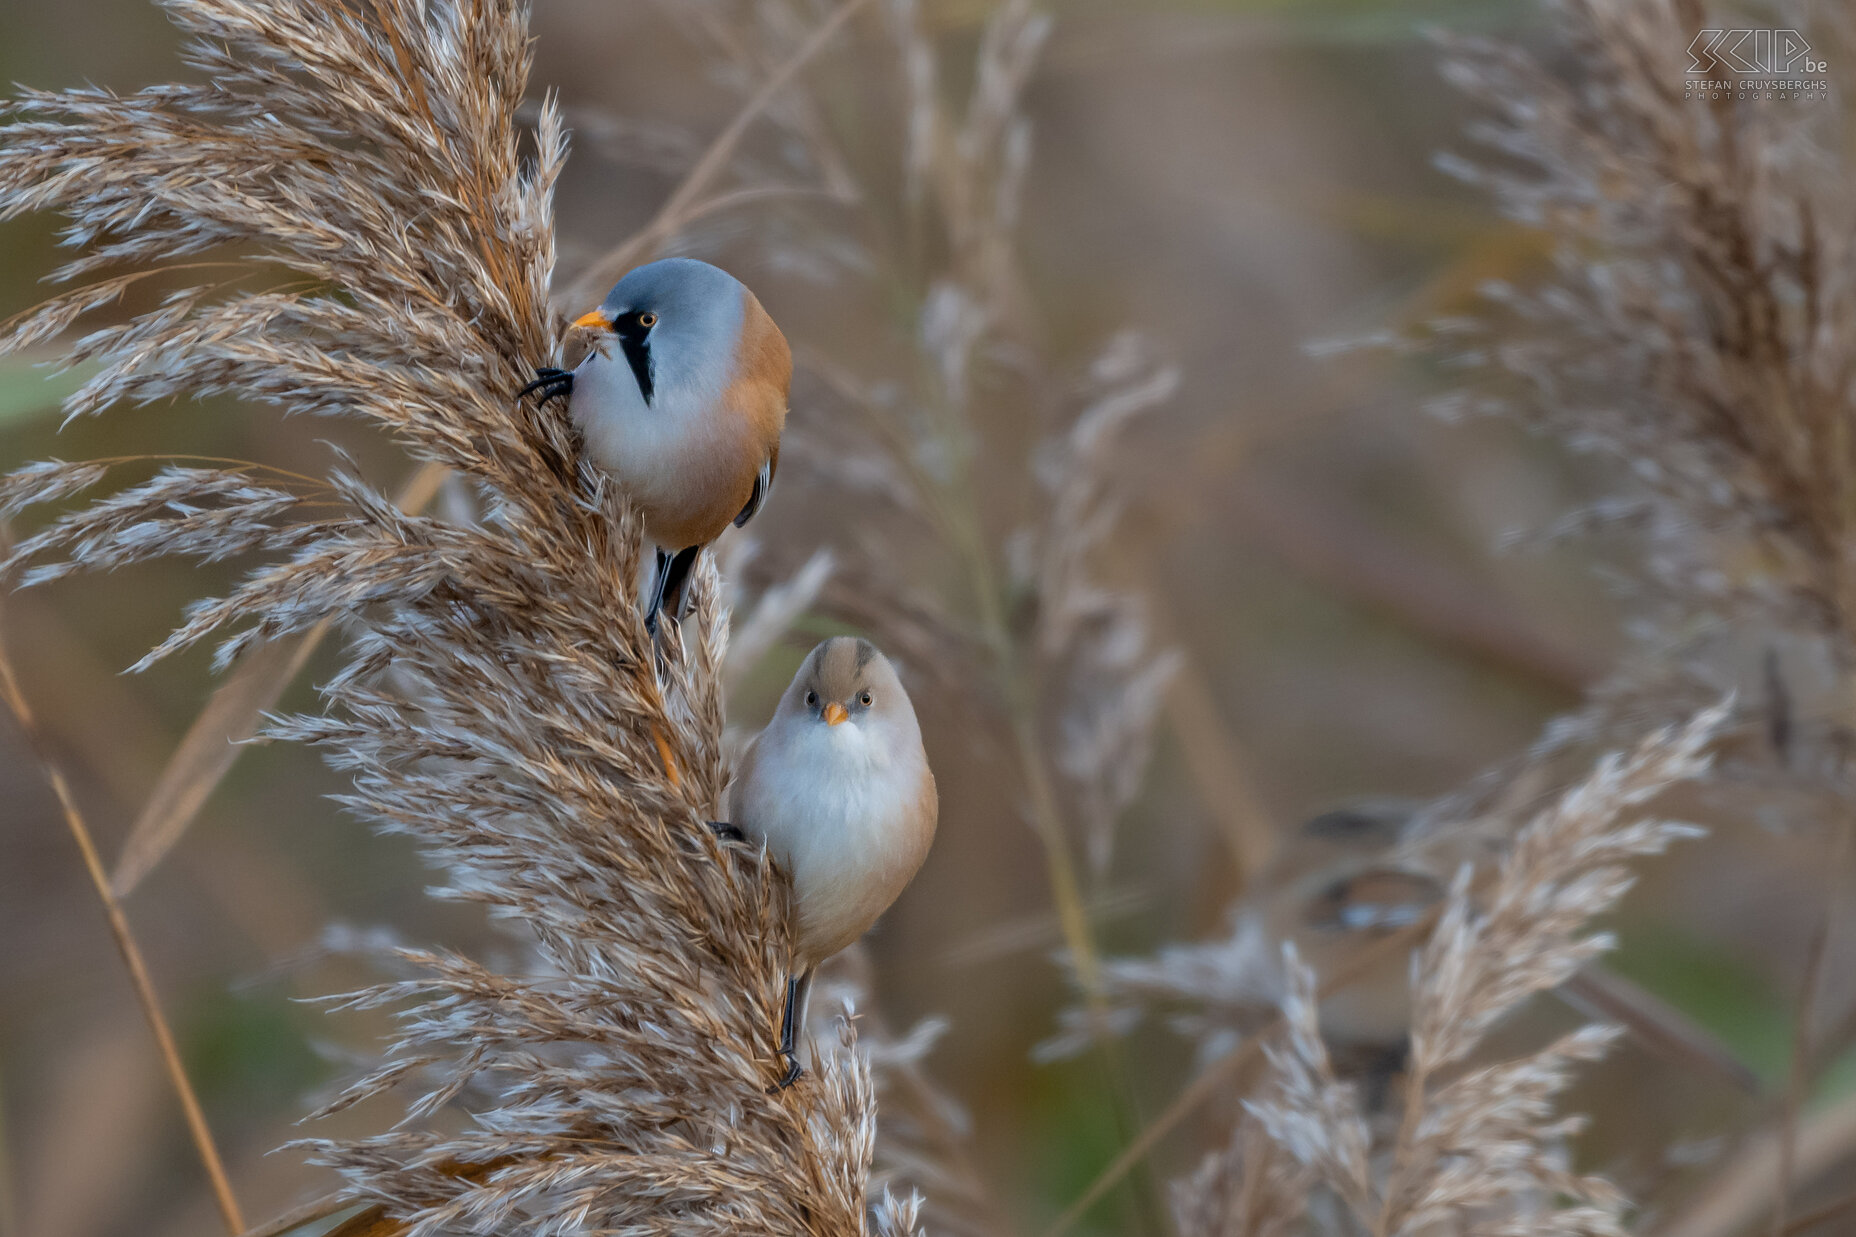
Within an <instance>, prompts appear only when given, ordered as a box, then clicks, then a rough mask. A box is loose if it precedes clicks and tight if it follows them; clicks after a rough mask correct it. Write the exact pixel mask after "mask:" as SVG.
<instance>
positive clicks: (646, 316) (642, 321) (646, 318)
mask: <svg viewBox="0 0 1856 1237" xmlns="http://www.w3.org/2000/svg"><path fill="white" fill-rule="evenodd" d="M638 325H639V326H641V327H643V328H644V329H645V330H647V331H648V330H650V329H651V328H652V327H654V326H656V325H657V315H656V314H654V313H650V312H648V311H647V312H645V313H641V314H639V315H638Z"/></svg>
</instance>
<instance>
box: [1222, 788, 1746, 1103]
mask: <svg viewBox="0 0 1856 1237" xmlns="http://www.w3.org/2000/svg"><path fill="white" fill-rule="evenodd" d="M1419 818H1420V812H1419V807H1418V805H1417V804H1415V803H1413V802H1410V801H1407V800H1401V799H1392V798H1380V799H1364V800H1359V801H1356V802H1354V803H1350V804H1347V805H1344V806H1341V807H1337V808H1334V809H1332V810H1329V811H1325V812H1322V813H1320V814H1318V815H1316V816H1313V817H1311V818H1309V819H1308V820H1306V821H1304V822H1303V823H1302V824H1301V826H1300V827H1299V828H1297V829H1296V830H1295V831H1294V832H1293V833H1292V834H1290V836H1289V837H1288V838H1286V839H1285V840H1284V841H1283V843H1282V844H1281V846H1280V848H1279V850H1278V852H1277V854H1276V856H1275V857H1274V858H1273V859H1272V860H1271V862H1270V864H1269V865H1268V866H1267V867H1266V868H1265V870H1264V871H1263V873H1262V874H1261V875H1260V876H1259V878H1258V882H1257V886H1258V889H1259V891H1260V892H1259V894H1258V898H1257V902H1258V905H1257V907H1256V913H1257V914H1259V915H1260V916H1261V921H1262V924H1263V929H1264V934H1265V936H1267V937H1268V938H1269V939H1271V940H1273V941H1276V942H1281V941H1285V940H1287V941H1293V942H1294V944H1295V947H1296V952H1297V954H1298V955H1299V956H1300V957H1301V958H1302V960H1303V961H1305V962H1307V963H1308V964H1309V966H1310V967H1312V968H1313V969H1314V971H1315V973H1316V975H1318V976H1320V977H1322V978H1323V979H1326V978H1329V977H1330V976H1340V975H1343V974H1344V975H1346V976H1348V979H1347V982H1346V983H1344V984H1342V985H1340V986H1339V987H1337V989H1336V990H1335V991H1333V992H1332V993H1330V994H1329V995H1328V996H1327V997H1326V999H1324V1000H1323V1001H1322V1002H1321V1005H1320V1009H1319V1014H1318V1016H1319V1020H1320V1027H1321V1033H1322V1036H1323V1038H1324V1039H1326V1040H1327V1041H1328V1043H1329V1045H1330V1047H1331V1048H1332V1049H1334V1050H1335V1063H1336V1067H1337V1068H1339V1069H1341V1070H1342V1072H1346V1073H1356V1074H1359V1075H1361V1076H1363V1077H1364V1079H1365V1081H1366V1082H1367V1094H1368V1099H1369V1101H1373V1102H1375V1103H1376V1102H1377V1101H1378V1100H1379V1099H1382V1098H1383V1095H1384V1091H1385V1087H1386V1085H1387V1083H1388V1082H1389V1080H1390V1078H1391V1077H1392V1076H1393V1075H1395V1074H1396V1073H1398V1072H1399V1071H1400V1070H1402V1068H1403V1066H1404V1058H1405V1054H1406V1050H1407V1047H1408V1038H1407V1037H1408V1035H1409V1027H1410V1022H1411V1012H1412V1008H1411V990H1410V978H1409V974H1410V973H1409V964H1410V959H1409V950H1404V951H1398V952H1395V953H1392V954H1388V955H1387V956H1385V957H1382V958H1380V959H1378V960H1377V961H1375V962H1372V963H1370V964H1367V965H1364V969H1361V967H1362V963H1363V962H1364V958H1365V951H1366V950H1368V949H1370V948H1371V947H1372V946H1373V945H1374V943H1375V942H1377V941H1380V940H1383V939H1385V938H1386V937H1388V936H1391V935H1392V934H1394V933H1396V932H1400V931H1401V930H1404V929H1417V928H1419V927H1420V925H1422V924H1423V923H1424V922H1425V921H1426V920H1427V919H1429V918H1430V917H1431V915H1432V914H1434V913H1435V912H1436V911H1437V909H1438V908H1439V907H1440V905H1441V903H1442V902H1443V900H1444V898H1445V896H1446V893H1447V886H1448V883H1449V880H1450V877H1451V875H1452V874H1453V872H1454V869H1455V868H1456V867H1458V866H1460V865H1462V864H1465V863H1467V864H1471V865H1472V866H1473V867H1475V868H1477V869H1481V870H1482V871H1483V872H1484V873H1485V874H1486V873H1488V871H1489V869H1490V866H1491V865H1490V862H1489V861H1490V859H1491V858H1492V856H1493V847H1492V839H1490V838H1486V837H1482V836H1478V835H1477V834H1476V833H1475V832H1474V831H1473V830H1465V831H1462V832H1453V831H1449V830H1422V824H1421V821H1420V819H1419ZM1486 879H1487V877H1486V875H1485V877H1484V879H1483V880H1480V881H1477V882H1472V885H1471V888H1470V897H1471V901H1472V903H1480V902H1481V901H1482V896H1483V888H1482V886H1483V885H1484V884H1485V883H1486ZM1414 946H1415V942H1414ZM1555 993H1556V995H1557V996H1558V997H1559V998H1560V999H1561V1000H1563V1001H1564V1002H1565V1003H1566V1004H1568V1005H1570V1006H1572V1007H1573V1008H1574V1009H1576V1010H1578V1011H1579V1012H1581V1013H1583V1014H1585V1015H1586V1016H1588V1017H1594V1018H1601V1019H1604V1020H1607V1021H1611V1022H1615V1023H1617V1024H1619V1025H1621V1026H1623V1027H1625V1028H1626V1029H1627V1030H1628V1031H1630V1032H1631V1034H1632V1035H1633V1036H1634V1037H1635V1038H1636V1039H1637V1040H1638V1041H1639V1042H1640V1043H1642V1044H1643V1045H1644V1046H1645V1047H1646V1048H1648V1049H1650V1050H1651V1051H1654V1052H1656V1053H1658V1054H1660V1055H1662V1056H1664V1057H1667V1058H1668V1059H1670V1060H1672V1061H1675V1062H1678V1063H1680V1064H1682V1065H1684V1066H1685V1067H1686V1068H1689V1069H1691V1070H1694V1071H1696V1072H1697V1073H1700V1074H1703V1075H1707V1076H1712V1077H1713V1078H1715V1079H1717V1080H1719V1081H1721V1082H1724V1083H1725V1084H1727V1085H1728V1086H1730V1087H1733V1088H1735V1089H1737V1090H1740V1091H1742V1092H1744V1093H1746V1094H1748V1095H1754V1096H1757V1095H1758V1094H1759V1092H1760V1082H1759V1079H1758V1077H1757V1076H1756V1075H1755V1074H1753V1072H1752V1071H1751V1070H1749V1069H1748V1068H1747V1067H1746V1065H1745V1064H1744V1063H1743V1062H1741V1061H1740V1060H1739V1058H1738V1057H1737V1056H1736V1055H1735V1054H1734V1052H1733V1051H1732V1050H1731V1049H1730V1048H1728V1047H1727V1046H1726V1045H1724V1044H1723V1043H1722V1042H1721V1041H1720V1040H1719V1039H1718V1038H1716V1037H1715V1036H1714V1035H1713V1034H1712V1033H1711V1032H1710V1031H1708V1030H1707V1029H1706V1028H1704V1027H1702V1026H1700V1025H1699V1024H1697V1023H1696V1022H1695V1021H1694V1020H1693V1019H1691V1018H1689V1017H1688V1016H1687V1015H1686V1014H1684V1013H1682V1012H1681V1011H1679V1010H1677V1009H1675V1008H1673V1007H1672V1006H1670V1005H1668V1004H1667V1003H1666V1002H1664V1001H1662V1000H1661V999H1660V998H1658V997H1656V996H1655V995H1654V994H1652V993H1650V992H1648V991H1646V990H1644V989H1643V988H1641V987H1639V986H1638V985H1636V984H1635V983H1633V982H1631V981H1630V980H1628V979H1626V978H1625V977H1623V976H1621V975H1619V974H1617V973H1616V972H1614V971H1612V970H1609V969H1608V968H1606V967H1604V966H1603V965H1601V964H1600V963H1598V962H1595V961H1594V962H1589V963H1587V964H1586V966H1585V967H1584V968H1583V969H1582V970H1580V971H1579V973H1578V974H1576V975H1574V976H1572V977H1571V978H1569V979H1568V980H1566V981H1565V982H1564V983H1563V984H1561V985H1560V986H1559V987H1558V988H1557V989H1555Z"/></svg>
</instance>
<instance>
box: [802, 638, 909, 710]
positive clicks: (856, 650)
mask: <svg viewBox="0 0 1856 1237" xmlns="http://www.w3.org/2000/svg"><path fill="white" fill-rule="evenodd" d="M778 719H785V720H792V721H800V722H807V723H812V724H815V725H818V726H820V727H831V726H839V725H843V724H846V723H850V724H853V725H855V726H857V727H858V729H860V730H865V731H873V732H874V731H882V730H888V729H889V728H890V727H892V726H902V727H904V728H905V729H906V730H908V731H912V732H914V733H916V734H919V730H918V729H917V727H916V722H915V706H914V705H913V704H911V703H910V702H909V694H908V693H907V692H906V691H904V690H903V688H902V680H901V679H899V678H897V677H896V668H895V667H894V666H892V665H890V664H889V658H887V657H885V656H883V654H882V653H881V652H879V651H878V650H877V647H876V646H875V645H874V644H871V643H870V642H869V641H868V640H859V639H857V638H855V637H852V636H833V637H832V638H831V639H829V640H826V641H824V642H823V643H822V644H820V645H819V646H818V647H817V648H815V649H813V650H812V652H811V653H810V655H808V656H807V657H806V660H805V664H803V665H802V666H800V667H799V673H798V674H796V675H794V676H793V681H792V684H791V685H790V686H789V687H787V689H786V695H785V696H783V697H781V699H780V708H779V712H778Z"/></svg>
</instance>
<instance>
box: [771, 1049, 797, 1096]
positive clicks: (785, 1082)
mask: <svg viewBox="0 0 1856 1237" xmlns="http://www.w3.org/2000/svg"><path fill="white" fill-rule="evenodd" d="M781 1055H782V1056H784V1057H785V1058H786V1076H785V1077H784V1078H782V1079H780V1081H778V1082H776V1083H774V1084H773V1085H772V1086H771V1087H768V1088H767V1094H768V1095H778V1094H779V1093H780V1092H782V1091H784V1090H786V1088H788V1087H790V1086H792V1085H793V1084H794V1083H796V1082H798V1081H799V1076H800V1075H801V1074H803V1073H805V1072H806V1067H805V1066H803V1065H801V1064H799V1056H798V1054H797V1053H791V1052H787V1053H782V1054H781Z"/></svg>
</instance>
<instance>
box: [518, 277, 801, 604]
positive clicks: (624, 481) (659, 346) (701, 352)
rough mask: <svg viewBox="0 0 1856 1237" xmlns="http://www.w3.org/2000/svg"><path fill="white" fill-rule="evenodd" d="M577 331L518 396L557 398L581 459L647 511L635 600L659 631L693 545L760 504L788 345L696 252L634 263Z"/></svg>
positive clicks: (774, 451) (782, 400) (775, 438)
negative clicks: (644, 571)
mask: <svg viewBox="0 0 1856 1237" xmlns="http://www.w3.org/2000/svg"><path fill="white" fill-rule="evenodd" d="M573 327H574V330H575V331H576V332H578V333H579V334H578V337H577V338H574V339H573V340H572V342H579V343H584V344H586V345H587V351H586V355H585V356H584V357H582V358H581V359H580V361H579V363H578V364H576V365H575V366H574V367H573V368H572V369H559V368H554V367H543V368H540V369H538V370H536V377H535V380H534V381H533V382H531V383H529V384H528V385H527V386H525V387H523V388H522V390H521V391H520V392H519V393H518V394H519V396H526V395H529V394H532V393H539V396H540V399H541V402H542V403H543V404H544V405H545V404H546V403H547V402H548V401H549V400H552V399H555V398H557V397H563V396H564V397H565V398H566V400H567V410H568V415H569V416H570V417H571V418H572V420H573V423H574V426H575V428H576V429H578V430H579V432H580V436H581V440H582V442H583V443H584V445H585V450H586V453H587V455H588V456H589V457H590V458H591V459H592V460H593V462H594V463H595V464H597V465H598V466H599V467H600V468H601V469H602V470H603V471H604V472H605V473H606V475H607V476H609V477H611V478H612V480H613V481H614V482H615V483H617V485H618V486H619V488H620V489H621V490H622V491H623V492H624V493H625V494H626V495H627V496H628V497H629V498H630V499H631V500H632V501H633V502H634V503H636V504H637V506H638V508H639V510H640V512H641V513H642V514H643V516H644V531H645V536H646V537H648V538H649V539H650V541H651V542H652V544H653V545H654V546H655V547H656V550H657V564H656V572H655V578H654V582H653V584H652V588H651V595H650V598H649V601H648V603H647V606H646V610H645V626H646V628H647V629H648V630H649V631H650V632H651V633H652V634H653V635H655V634H656V632H657V621H658V615H659V613H660V612H661V611H662V610H663V609H664V607H665V606H666V604H668V605H669V607H670V609H671V614H672V616H673V617H674V616H675V614H676V610H677V608H678V606H679V604H680V601H681V595H682V586H683V582H684V580H685V579H686V578H687V577H688V575H689V572H690V568H691V567H693V566H694V565H695V562H696V557H697V555H698V554H700V553H701V552H702V549H703V547H704V546H706V545H708V544H709V543H710V542H712V541H714V540H715V539H716V538H717V537H719V536H721V535H722V533H723V532H724V531H725V530H726V529H727V528H728V526H729V525H730V524H731V523H732V524H734V525H735V526H736V527H740V526H741V525H743V524H746V523H747V522H748V521H749V520H750V519H752V518H753V517H754V515H755V513H756V512H758V511H759V510H760V508H761V504H762V503H764V502H765V501H766V500H767V494H768V491H769V490H771V489H772V487H773V477H774V473H775V472H776V471H777V470H778V468H779V463H780V434H781V431H782V429H783V428H784V427H785V424H786V410H787V400H788V396H789V392H790V389H791V386H792V378H793V353H792V349H791V348H790V347H789V346H788V344H787V342H786V336H785V335H783V334H782V333H781V332H780V328H779V327H778V326H776V325H775V324H774V321H773V319H772V318H771V317H770V316H768V314H767V311H766V310H765V309H764V308H763V307H762V306H761V303H760V300H759V299H758V298H757V297H756V296H755V295H754V293H753V292H751V291H749V290H748V288H747V287H746V285H744V284H742V283H741V281H740V280H738V279H736V278H735V277H734V276H733V275H730V274H729V273H728V272H727V271H724V270H722V269H721V268H719V267H715V266H711V265H710V264H709V263H707V262H701V261H698V260H696V259H694V258H666V259H663V260H662V261H658V262H651V263H647V264H646V265H644V266H640V267H636V268H635V269H633V270H632V271H630V272H628V273H627V274H626V275H625V276H624V278H622V279H620V280H619V282H618V283H616V284H614V285H613V288H612V291H611V292H608V293H607V294H606V298H605V299H604V300H603V301H601V302H600V303H599V306H598V308H596V309H593V310H591V311H589V312H587V313H585V314H582V315H581V316H580V317H579V318H577V319H575V321H574V323H573Z"/></svg>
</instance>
